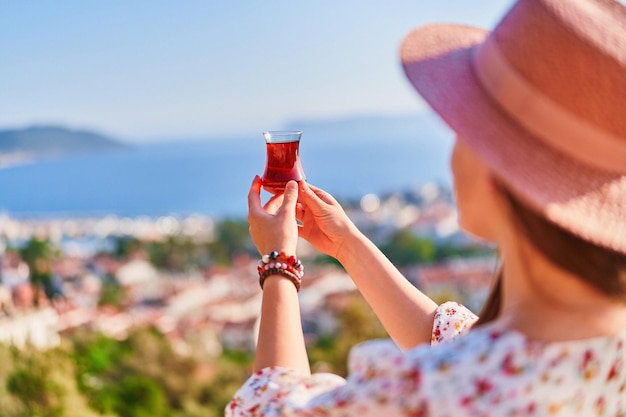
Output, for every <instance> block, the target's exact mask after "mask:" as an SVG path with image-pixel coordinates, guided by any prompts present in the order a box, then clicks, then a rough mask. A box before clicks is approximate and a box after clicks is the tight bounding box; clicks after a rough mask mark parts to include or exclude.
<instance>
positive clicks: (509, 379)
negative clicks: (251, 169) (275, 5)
mask: <svg viewBox="0 0 626 417" xmlns="http://www.w3.org/2000/svg"><path fill="white" fill-rule="evenodd" d="M402 62H403V65H404V69H405V72H406V74H407V76H408V78H409V80H410V81H411V83H412V84H413V86H414V87H415V88H416V89H417V90H418V92H419V93H420V94H421V95H422V96H423V97H424V99H425V100H426V101H427V102H428V103H429V104H430V105H431V106H432V107H433V109H434V110H435V111H437V112H438V113H439V114H440V116H441V117H442V118H443V119H444V120H445V121H446V122H447V123H448V125H450V126H451V127H452V129H454V130H455V132H457V139H456V143H455V147H454V151H453V154H452V160H451V166H452V171H453V174H454V182H455V193H456V197H457V203H458V208H459V214H460V224H461V226H462V227H463V228H464V229H465V230H466V231H467V232H469V233H472V234H474V235H476V236H478V237H480V238H484V239H488V240H492V241H495V242H497V244H498V246H499V250H500V253H501V255H502V271H501V274H500V279H499V280H498V281H497V285H496V286H494V291H493V293H492V296H491V297H490V300H489V302H488V306H487V310H489V311H490V312H491V313H490V317H482V319H481V322H480V323H478V324H474V323H475V320H476V317H475V316H473V314H472V313H471V312H469V311H468V310H467V309H465V308H464V307H463V306H460V305H458V304H455V303H446V304H444V305H442V306H437V305H435V304H434V303H433V302H432V301H431V300H429V299H428V298H427V297H426V296H424V295H423V294H422V293H420V292H419V291H418V290H417V289H415V288H414V287H412V286H411V285H410V284H408V283H407V281H406V280H405V279H404V278H403V277H402V276H401V275H400V273H399V272H398V271H397V270H396V269H395V268H394V267H393V265H391V263H390V262H389V261H388V260H387V259H386V258H385V257H384V256H383V255H382V254H381V253H380V251H379V250H378V249H377V248H376V247H375V246H374V245H373V244H372V243H371V242H370V241H368V240H367V239H366V238H365V237H364V236H363V234H361V233H360V232H359V231H358V230H357V229H356V227H355V226H354V225H353V224H352V223H351V222H350V220H349V219H348V218H347V216H346V215H345V213H344V212H343V210H342V209H341V207H340V206H339V205H338V204H337V202H336V201H335V200H334V199H333V198H332V197H331V196H330V195H328V194H327V193H325V192H324V191H322V190H320V189H318V188H316V187H313V186H311V185H308V184H305V183H301V184H299V185H297V184H296V183H294V182H292V183H289V184H288V186H287V187H286V189H285V193H284V195H283V196H281V197H279V198H275V199H272V200H270V201H269V202H268V203H267V204H266V206H265V207H263V206H262V205H261V201H260V198H259V192H260V191H259V190H260V186H261V184H260V180H259V179H258V178H255V180H254V182H253V184H252V187H251V190H250V194H249V209H250V212H249V213H250V214H249V221H250V232H251V235H252V238H253V240H254V242H255V244H256V246H257V248H258V249H259V251H260V252H261V253H262V254H269V253H270V252H273V251H277V252H276V253H273V254H272V256H271V257H268V256H265V257H264V259H263V260H262V262H261V264H260V267H259V272H260V277H261V283H262V287H263V305H262V312H261V325H260V333H259V340H258V346H257V351H256V354H255V362H254V367H255V371H256V373H255V374H254V375H253V376H252V377H251V378H250V379H249V380H248V381H247V382H246V383H245V384H244V386H243V387H242V388H241V389H240V390H239V392H238V393H237V394H236V395H235V397H234V398H233V400H232V401H231V403H230V404H229V406H228V407H227V415H229V416H243V415H268V416H279V415H280V416H312V415H315V416H317V415H319V416H346V415H359V416H366V415H376V416H386V415H390V416H391V415H410V416H509V415H511V416H522V415H538V416H545V415H550V416H553V415H554V416H592V415H606V416H622V415H626V353H625V352H626V117H624V115H623V112H624V108H626V107H625V104H626V101H625V97H626V10H625V8H624V6H623V5H621V4H620V3H618V2H616V1H611V0H520V1H519V2H518V3H516V4H515V5H514V7H513V8H512V9H511V10H510V11H509V12H508V13H507V15H506V16H505V17H504V18H503V20H502V21H501V22H500V23H499V24H498V25H497V26H496V28H495V29H494V31H493V32H492V33H490V34H488V33H486V32H484V31H482V30H479V29H475V28H470V27H466V26H459V25H433V26H428V27H424V28H421V29H418V30H416V31H414V32H413V33H411V34H410V35H409V36H408V37H407V38H406V40H405V41H404V43H403V46H402ZM295 218H297V219H299V220H301V222H302V224H303V226H302V227H301V228H300V229H298V227H297V226H296V222H295V221H294V220H295ZM299 236H300V237H302V238H304V239H306V240H308V241H309V242H310V243H311V244H313V245H314V246H315V247H316V248H317V249H319V250H320V251H322V252H324V253H327V254H329V255H331V256H334V257H336V258H337V259H338V260H339V261H340V262H341V263H342V265H343V266H344V267H345V269H346V270H347V272H348V273H349V274H350V276H351V277H352V278H353V280H354V281H355V283H356V285H357V286H358V288H359V290H360V291H361V293H362V294H363V295H364V297H365V298H366V299H367V301H368V302H369V303H370V305H371V306H372V308H373V309H374V311H375V312H376V314H377V315H378V316H379V318H380V319H381V321H382V323H383V324H384V326H385V328H386V329H387V331H388V332H389V334H390V335H391V337H392V339H393V340H394V342H395V343H396V345H397V346H399V347H400V348H401V349H402V350H400V349H397V348H395V347H393V346H391V345H390V344H389V343H383V342H368V343H365V344H363V345H360V346H358V347H356V348H355V349H353V351H352V353H351V357H350V364H349V365H350V366H349V368H350V375H349V377H348V378H347V379H346V380H344V379H342V378H339V377H337V376H335V375H329V374H315V375H311V374H310V369H309V366H308V361H307V356H306V351H305V348H304V341H303V336H302V329H301V326H300V316H299V312H298V299H297V289H298V288H299V283H300V280H301V279H302V269H301V267H300V264H299V262H297V261H296V259H295V255H296V242H297V240H298V237H299ZM289 255H291V256H293V257H292V258H290V257H289ZM270 258H271V259H270ZM294 284H295V285H294ZM472 325H474V326H473V327H472ZM470 327H471V329H470ZM409 329H410V331H409ZM468 330H469V331H468ZM444 340H445V343H441V342H442V341H444ZM428 341H432V342H433V344H435V345H436V346H434V347H431V346H429V345H428V344H426V343H425V342H428Z"/></svg>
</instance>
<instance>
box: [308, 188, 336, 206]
mask: <svg viewBox="0 0 626 417" xmlns="http://www.w3.org/2000/svg"><path fill="white" fill-rule="evenodd" d="M308 186H309V187H310V188H311V189H312V190H313V193H314V194H315V195H316V196H318V197H319V198H320V200H322V201H324V202H325V203H328V204H339V203H338V202H337V200H336V199H335V197H333V196H332V195H330V194H329V193H327V192H326V191H324V190H322V189H321V188H319V187H316V186H314V185H312V184H308Z"/></svg>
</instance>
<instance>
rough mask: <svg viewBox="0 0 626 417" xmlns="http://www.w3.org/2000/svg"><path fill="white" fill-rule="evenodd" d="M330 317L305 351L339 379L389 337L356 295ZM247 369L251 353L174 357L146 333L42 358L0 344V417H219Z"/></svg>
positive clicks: (80, 339) (78, 336) (83, 338)
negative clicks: (362, 346)
mask: <svg viewBox="0 0 626 417" xmlns="http://www.w3.org/2000/svg"><path fill="white" fill-rule="evenodd" d="M336 318H337V320H338V322H339V331H337V332H335V333H333V334H326V335H321V336H320V337H319V338H318V339H317V340H316V341H315V342H314V343H312V344H311V345H310V346H309V347H308V349H309V352H310V360H311V366H312V369H313V370H317V371H329V372H335V373H338V374H340V375H345V374H346V372H347V369H346V364H347V355H348V351H349V349H350V348H351V347H352V346H353V345H355V344H356V343H359V342H361V341H364V340H368V339H372V338H379V337H387V336H386V333H385V331H384V329H383V328H382V325H381V324H380V323H379V322H378V320H377V319H376V317H375V316H374V314H373V312H372V311H371V309H370V308H369V306H368V305H367V304H366V303H365V302H364V301H363V299H362V298H361V297H360V296H359V295H357V294H356V293H355V294H353V295H350V296H349V297H348V301H347V304H346V308H345V310H343V311H342V312H339V311H337V312H336ZM251 364H252V355H251V353H249V352H239V351H225V352H223V353H222V354H221V355H220V356H219V357H218V358H212V359H211V358H202V359H200V358H192V357H186V356H180V355H177V354H176V353H175V352H174V350H173V349H172V347H171V345H170V343H169V342H168V341H167V339H166V338H165V337H164V336H163V335H162V334H160V333H159V332H158V331H157V330H155V329H152V328H144V329H137V330H134V331H133V332H132V333H131V334H130V335H129V336H128V338H126V339H125V340H115V339H112V338H109V337H106V336H104V335H102V334H99V333H96V332H93V331H89V330H84V329H83V330H79V331H77V332H75V333H74V334H72V335H71V337H70V338H64V343H63V344H62V346H60V347H58V348H55V349H50V350H47V351H39V350H35V349H31V348H28V349H24V350H18V349H16V348H13V347H8V346H5V345H0V410H1V411H0V416H2V417H26V416H42V417H43V416H45V417H48V416H49V417H57V416H58V417H66V416H67V417H73V416H77V417H78V416H81V417H92V416H94V417H95V416H110V417H114V416H119V417H148V416H151V417H165V416H173V417H196V416H197V417H199V416H208V417H218V416H222V415H223V410H224V407H225V406H226V404H227V403H228V401H229V400H230V399H231V397H232V396H233V394H234V393H235V391H236V390H237V389H238V388H239V387H240V386H241V385H242V384H243V382H244V381H245V380H246V379H247V377H248V376H249V375H250V373H251V369H252V365H251Z"/></svg>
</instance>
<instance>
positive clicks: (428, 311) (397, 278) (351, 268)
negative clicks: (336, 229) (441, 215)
mask: <svg viewBox="0 0 626 417" xmlns="http://www.w3.org/2000/svg"><path fill="white" fill-rule="evenodd" d="M338 260H339V262H341V264H342V265H343V267H344V268H345V269H346V271H347V272H348V274H349V275H350V276H351V277H352V279H353V280H354V282H355V284H356V286H357V287H358V289H359V291H360V292H361V294H362V295H363V297H364V298H365V299H366V300H367V302H368V303H369V305H370V306H371V307H372V309H373V310H374V312H375V313H376V315H377V316H378V318H379V319H380V321H381V323H382V324H383V326H384V327H385V329H386V330H387V332H388V333H389V335H390V336H391V338H392V339H393V340H394V341H395V342H396V344H397V345H398V346H400V347H401V348H404V349H407V348H411V347H414V346H416V345H418V344H421V343H430V339H431V332H432V325H433V319H434V315H435V309H436V308H437V304H435V302H434V301H432V300H431V299H430V298H429V297H427V296H426V295H425V294H423V293H422V292H421V291H419V290H418V289H417V288H415V286H414V285H412V284H411V283H410V282H409V281H408V280H407V279H406V278H405V277H404V276H403V275H402V274H401V273H400V271H398V269H397V268H396V267H395V266H394V265H393V264H392V263H391V262H390V261H389V260H388V259H387V257H386V256H385V255H384V254H383V253H382V252H381V251H380V250H379V249H378V248H377V247H376V245H374V244H373V243H372V242H371V241H370V240H369V239H368V238H367V237H366V236H365V235H363V234H362V233H361V232H359V231H355V232H354V233H351V235H350V237H349V238H348V239H347V240H346V242H344V246H343V247H342V250H341V253H340V254H338Z"/></svg>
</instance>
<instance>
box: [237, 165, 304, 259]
mask: <svg viewBox="0 0 626 417" xmlns="http://www.w3.org/2000/svg"><path fill="white" fill-rule="evenodd" d="M297 200H298V185H297V183H296V182H295V181H289V183H287V185H286V186H285V192H284V194H280V195H275V196H273V197H272V198H270V200H269V201H268V202H267V203H266V204H265V206H263V205H262V204H261V178H260V177H259V176H258V175H257V176H256V177H254V180H253V181H252V186H251V187H250V192H249V193H248V223H249V224H250V236H251V237H252V241H253V242H254V245H255V246H256V247H257V249H258V250H259V253H260V254H261V255H265V254H269V253H270V252H271V251H278V252H285V254H287V255H293V256H296V246H297V243H298V224H297V223H296V202H297Z"/></svg>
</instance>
